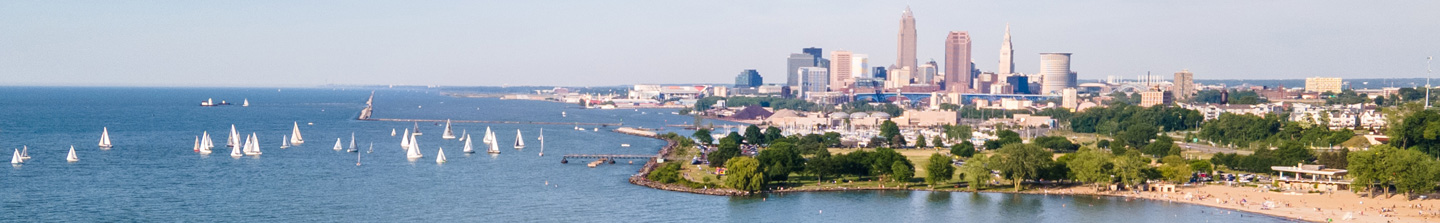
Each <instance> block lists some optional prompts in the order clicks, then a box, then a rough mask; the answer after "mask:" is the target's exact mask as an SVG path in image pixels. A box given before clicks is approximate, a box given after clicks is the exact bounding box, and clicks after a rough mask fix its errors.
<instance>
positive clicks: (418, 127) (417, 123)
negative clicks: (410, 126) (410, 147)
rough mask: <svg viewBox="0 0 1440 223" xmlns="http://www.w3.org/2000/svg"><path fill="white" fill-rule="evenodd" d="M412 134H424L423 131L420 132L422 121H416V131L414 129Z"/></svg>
mask: <svg viewBox="0 0 1440 223" xmlns="http://www.w3.org/2000/svg"><path fill="white" fill-rule="evenodd" d="M410 134H414V135H417V136H418V135H424V134H421V133H420V123H419V122H416V123H415V131H414V132H411V133H410Z"/></svg>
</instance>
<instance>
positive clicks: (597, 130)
mask: <svg viewBox="0 0 1440 223" xmlns="http://www.w3.org/2000/svg"><path fill="white" fill-rule="evenodd" d="M591 131H592V132H599V131H600V127H595V129H592V130H591Z"/></svg>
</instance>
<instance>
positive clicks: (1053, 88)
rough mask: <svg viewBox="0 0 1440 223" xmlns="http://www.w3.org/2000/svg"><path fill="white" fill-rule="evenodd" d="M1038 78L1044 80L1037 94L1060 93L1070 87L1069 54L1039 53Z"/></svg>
mask: <svg viewBox="0 0 1440 223" xmlns="http://www.w3.org/2000/svg"><path fill="white" fill-rule="evenodd" d="M1040 78H1042V79H1045V82H1044V84H1042V85H1040V92H1039V93H1038V94H1052V93H1060V89H1065V87H1066V86H1069V85H1070V83H1069V82H1070V53H1040Z"/></svg>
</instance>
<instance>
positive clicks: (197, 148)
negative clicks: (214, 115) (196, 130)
mask: <svg viewBox="0 0 1440 223" xmlns="http://www.w3.org/2000/svg"><path fill="white" fill-rule="evenodd" d="M190 149H193V150H195V152H197V153H198V152H200V137H199V136H196V137H195V145H193V146H190Z"/></svg>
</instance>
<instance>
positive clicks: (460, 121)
mask: <svg viewBox="0 0 1440 223" xmlns="http://www.w3.org/2000/svg"><path fill="white" fill-rule="evenodd" d="M360 120H361V121H381V122H431V123H439V122H445V121H450V122H457V123H490V124H532V125H576V126H580V125H585V126H600V127H609V126H621V125H624V124H623V123H618V122H617V123H596V122H530V121H525V122H522V121H487V120H453V119H447V120H441V119H405V118H370V119H360Z"/></svg>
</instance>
